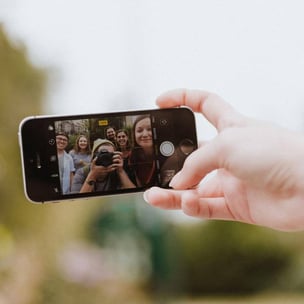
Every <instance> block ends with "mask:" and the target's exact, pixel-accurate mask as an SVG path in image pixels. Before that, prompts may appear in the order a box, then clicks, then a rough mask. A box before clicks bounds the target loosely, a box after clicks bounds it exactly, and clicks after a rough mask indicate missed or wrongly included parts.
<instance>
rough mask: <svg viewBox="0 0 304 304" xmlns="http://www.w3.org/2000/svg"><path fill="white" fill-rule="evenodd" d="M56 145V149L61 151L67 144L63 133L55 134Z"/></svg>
mask: <svg viewBox="0 0 304 304" xmlns="http://www.w3.org/2000/svg"><path fill="white" fill-rule="evenodd" d="M56 145H57V150H58V151H63V150H64V149H65V148H66V147H67V145H68V138H67V137H66V136H64V135H61V134H60V135H57V136H56Z"/></svg>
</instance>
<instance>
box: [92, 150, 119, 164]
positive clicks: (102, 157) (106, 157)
mask: <svg viewBox="0 0 304 304" xmlns="http://www.w3.org/2000/svg"><path fill="white" fill-rule="evenodd" d="M113 156H114V153H112V152H108V151H107V150H104V149H102V150H101V151H99V152H98V153H97V155H96V157H97V159H96V162H95V164H96V166H103V167H109V166H110V165H112V164H113Z"/></svg>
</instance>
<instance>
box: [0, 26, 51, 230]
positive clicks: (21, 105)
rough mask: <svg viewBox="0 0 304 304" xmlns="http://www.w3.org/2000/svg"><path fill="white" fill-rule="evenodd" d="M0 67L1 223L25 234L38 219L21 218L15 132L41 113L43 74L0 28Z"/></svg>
mask: <svg viewBox="0 0 304 304" xmlns="http://www.w3.org/2000/svg"><path fill="white" fill-rule="evenodd" d="M0 66H1V69H0V121H1V125H0V140H1V145H0V193H1V204H0V221H1V222H2V223H4V224H6V225H8V226H9V227H10V228H11V229H18V228H21V226H22V228H21V229H22V230H24V228H25V226H28V227H29V226H32V225H33V224H34V223H35V222H36V220H37V219H38V218H37V219H36V218H32V220H33V221H29V220H28V219H25V218H24V217H25V213H26V212H27V211H29V208H30V206H29V205H28V204H26V203H25V199H24V194H23V185H22V175H21V164H20V153H19V146H18V139H17V132H18V125H19V122H20V121H21V119H23V118H24V117H25V116H29V115H33V114H39V113H41V108H42V100H43V97H44V94H45V87H46V73H45V71H43V70H42V69H38V68H36V67H33V65H32V64H31V63H30V62H29V60H28V58H27V53H26V49H25V47H24V46H22V45H21V44H17V43H13V42H11V41H10V40H8V38H7V37H6V35H5V32H4V29H3V28H2V27H0ZM30 214H31V213H30V212H28V213H26V217H28V216H30Z"/></svg>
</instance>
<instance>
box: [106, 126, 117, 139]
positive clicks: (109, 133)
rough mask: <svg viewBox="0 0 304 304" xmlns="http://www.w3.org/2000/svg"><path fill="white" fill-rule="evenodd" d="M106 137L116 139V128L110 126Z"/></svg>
mask: <svg viewBox="0 0 304 304" xmlns="http://www.w3.org/2000/svg"><path fill="white" fill-rule="evenodd" d="M106 137H107V139H109V140H115V130H114V128H108V129H107V131H106Z"/></svg>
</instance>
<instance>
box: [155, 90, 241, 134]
mask: <svg viewBox="0 0 304 304" xmlns="http://www.w3.org/2000/svg"><path fill="white" fill-rule="evenodd" d="M156 103H157V105H158V106H159V107H160V108H171V107H177V106H188V107H189V108H191V109H192V110H193V111H194V112H198V113H202V114H203V115H204V116H205V117H206V118H207V119H208V121H209V122H210V123H211V124H213V125H214V126H215V127H216V129H217V130H218V131H221V130H223V129H224V128H227V127H231V126H239V125H243V124H244V118H243V116H242V115H241V114H240V113H238V112H237V111H236V110H234V108H233V107H232V106H231V105H230V104H228V103H227V102H226V101H224V100H223V99H222V98H221V97H219V96H218V95H216V94H214V93H210V92H207V91H202V90H187V89H178V90H173V91H168V92H167V93H164V94H162V95H161V96H159V97H158V98H157V100H156Z"/></svg>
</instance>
